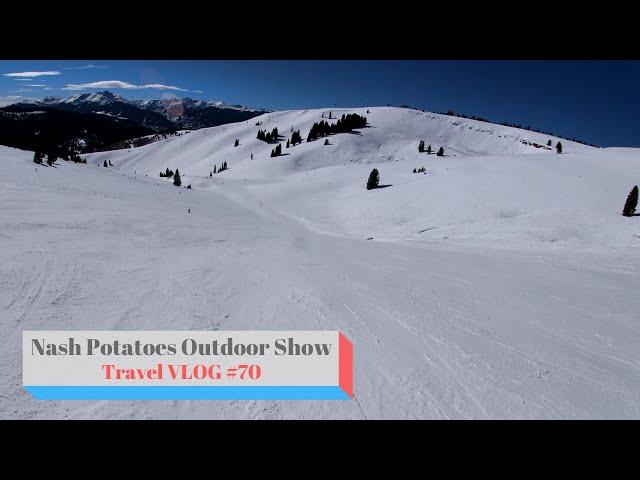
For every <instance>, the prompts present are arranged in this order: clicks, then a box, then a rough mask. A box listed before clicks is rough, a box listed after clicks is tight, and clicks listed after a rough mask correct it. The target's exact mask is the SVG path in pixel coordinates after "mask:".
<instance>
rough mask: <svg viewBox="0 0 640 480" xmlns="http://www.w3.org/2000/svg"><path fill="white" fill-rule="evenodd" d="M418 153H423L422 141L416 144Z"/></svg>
mask: <svg viewBox="0 0 640 480" xmlns="http://www.w3.org/2000/svg"><path fill="white" fill-rule="evenodd" d="M418 152H420V153H422V152H424V140H420V143H419V144H418Z"/></svg>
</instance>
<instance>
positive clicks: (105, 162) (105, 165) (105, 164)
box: [102, 160, 109, 168]
mask: <svg viewBox="0 0 640 480" xmlns="http://www.w3.org/2000/svg"><path fill="white" fill-rule="evenodd" d="M102 166H103V167H104V168H107V167H108V166H109V165H107V161H106V160H105V161H104V163H103V164H102Z"/></svg>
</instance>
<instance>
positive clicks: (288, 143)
mask: <svg viewBox="0 0 640 480" xmlns="http://www.w3.org/2000/svg"><path fill="white" fill-rule="evenodd" d="M287 148H289V140H287Z"/></svg>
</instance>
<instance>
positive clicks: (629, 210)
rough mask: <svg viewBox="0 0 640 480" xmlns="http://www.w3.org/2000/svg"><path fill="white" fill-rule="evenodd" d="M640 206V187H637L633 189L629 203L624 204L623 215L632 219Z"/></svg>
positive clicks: (628, 199) (628, 198)
mask: <svg viewBox="0 0 640 480" xmlns="http://www.w3.org/2000/svg"><path fill="white" fill-rule="evenodd" d="M637 206H638V186H637V185H636V186H635V187H633V188H632V189H631V192H630V193H629V196H628V197H627V201H626V202H625V204H624V209H623V210H622V215H624V216H625V217H631V216H633V214H634V213H636V207H637Z"/></svg>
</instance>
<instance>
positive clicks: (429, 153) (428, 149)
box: [427, 145, 432, 155]
mask: <svg viewBox="0 0 640 480" xmlns="http://www.w3.org/2000/svg"><path fill="white" fill-rule="evenodd" d="M431 152H432V150H431V145H429V146H428V147H427V155H431Z"/></svg>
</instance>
